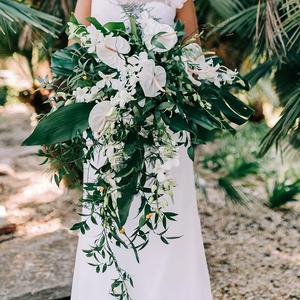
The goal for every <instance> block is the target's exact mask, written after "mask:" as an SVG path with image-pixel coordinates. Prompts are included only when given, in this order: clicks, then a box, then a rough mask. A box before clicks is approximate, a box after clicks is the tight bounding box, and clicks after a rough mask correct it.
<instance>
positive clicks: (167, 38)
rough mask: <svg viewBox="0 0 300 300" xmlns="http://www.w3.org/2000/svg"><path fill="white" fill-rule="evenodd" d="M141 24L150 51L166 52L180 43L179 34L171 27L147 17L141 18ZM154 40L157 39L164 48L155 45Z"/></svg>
mask: <svg viewBox="0 0 300 300" xmlns="http://www.w3.org/2000/svg"><path fill="white" fill-rule="evenodd" d="M140 24H141V26H142V29H143V40H144V43H145V45H146V47H147V48H148V50H153V51H155V52H165V51H169V50H170V49H172V48H173V47H174V46H175V45H176V43H177V41H178V37H177V33H176V31H175V30H174V29H173V28H172V27H171V26H170V25H167V24H161V23H159V22H157V21H155V20H154V19H152V18H150V17H147V16H145V15H143V16H142V17H141V18H140ZM153 39H156V41H157V42H158V43H159V44H161V45H162V47H158V46H155V45H153V44H152V42H153Z"/></svg>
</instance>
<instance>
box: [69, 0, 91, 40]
mask: <svg viewBox="0 0 300 300" xmlns="http://www.w3.org/2000/svg"><path fill="white" fill-rule="evenodd" d="M91 6H92V0H78V1H77V4H76V8H75V12H74V15H75V17H76V18H77V20H78V21H79V22H80V23H82V24H85V25H89V22H88V21H87V20H86V18H88V17H90V16H91ZM73 43H74V41H73V40H69V43H68V45H69V46H70V45H72V44H73Z"/></svg>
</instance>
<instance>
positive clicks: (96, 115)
mask: <svg viewBox="0 0 300 300" xmlns="http://www.w3.org/2000/svg"><path fill="white" fill-rule="evenodd" d="M112 112H113V105H112V104H111V102H110V101H102V102H100V103H98V104H96V105H95V106H94V107H93V109H92V110H91V112H90V115H89V126H90V128H91V130H92V131H93V134H94V136H95V138H99V137H100V136H101V134H102V131H103V129H104V127H105V125H106V122H107V121H108V120H109V119H110V116H111V114H112Z"/></svg>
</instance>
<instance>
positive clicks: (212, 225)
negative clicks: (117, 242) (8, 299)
mask: <svg viewBox="0 0 300 300" xmlns="http://www.w3.org/2000/svg"><path fill="white" fill-rule="evenodd" d="M0 109H1V108H0ZM30 115H31V113H30V112H29V111H28V109H27V108H26V107H25V106H23V105H13V106H8V107H6V108H5V109H2V111H1V110H0V208H1V206H2V210H3V207H4V208H5V209H6V217H2V219H1V214H0V224H1V222H2V223H4V222H6V223H15V224H17V231H16V232H14V233H12V234H8V235H0V252H1V249H2V251H4V250H3V249H10V248H9V247H8V246H9V243H12V241H14V242H15V243H19V244H22V245H24V244H25V245H26V243H30V241H31V240H32V239H39V237H42V236H45V235H47V234H51V233H55V232H56V233H57V232H60V231H61V230H62V231H64V232H66V231H67V230H68V228H69V227H70V225H71V224H72V223H73V222H74V221H76V220H77V219H78V216H77V215H76V210H77V207H76V198H77V195H76V194H77V192H75V191H71V192H63V191H62V190H59V189H58V188H57V187H56V186H55V185H54V184H53V183H51V182H50V181H49V174H47V172H46V171H45V167H44V166H40V165H39V162H40V159H39V158H37V157H36V156H35V155H34V154H35V152H36V150H37V149H36V148H35V147H33V148H23V147H20V146H19V144H20V142H21V141H22V140H23V139H24V138H25V137H26V136H27V135H28V133H29V132H30V130H31V126H30ZM199 173H201V171H199V172H197V178H198V176H199ZM202 179H203V176H202ZM204 179H205V180H206V183H207V187H208V195H209V200H208V201H205V200H204V197H203V196H202V195H201V193H200V192H199V210H200V215H201V222H202V231H203V236H204V241H205V248H206V255H207V261H208V265H209V270H210V275H211V283H212V289H213V295H214V299H218V300H225V299H230V300H233V299H249V300H250V299H255V300H256V299H274V300H275V299H276V300H277V299H278V300H282V299H300V218H299V217H300V205H299V203H293V204H289V205H288V206H287V207H285V208H284V209H280V210H276V211H274V210H271V209H269V208H268V207H266V206H265V205H264V204H263V202H262V201H261V200H257V201H256V202H255V203H253V204H252V205H251V206H250V208H249V209H246V208H242V207H237V206H233V205H232V204H230V203H227V202H225V201H224V197H223V195H222V194H221V193H220V192H218V191H217V190H216V188H215V183H214V180H213V179H210V178H205V176H204ZM252 193H253V195H254V196H255V195H257V196H258V197H257V198H259V199H261V198H262V197H263V194H262V191H260V190H255V191H252ZM0 212H1V209H0ZM2 215H4V213H3V212H2ZM73 237H74V238H72V237H71V241H72V242H71V244H70V245H71V246H72V247H73V248H74V249H75V247H76V236H73ZM74 249H73V253H74ZM5 251H9V250H5ZM11 251H12V250H11ZM71 252H72V251H71ZM2 254H3V253H0V255H2ZM73 259H74V257H73V256H72V257H70V259H69V260H71V261H70V262H69V264H70V266H72V264H73ZM71 269H72V267H70V268H67V269H66V272H68V274H66V276H67V278H68V280H69V281H70V279H69V278H71V274H69V273H70V272H71ZM1 276H3V274H2V275H1V272H0V277H1ZM15 276H18V275H17V274H16V275H15ZM2 279H3V278H0V282H1V280H2ZM22 299H24V300H27V299H28V300H29V299H30V298H22ZM139 300H142V299H139ZM166 300H167V299H166Z"/></svg>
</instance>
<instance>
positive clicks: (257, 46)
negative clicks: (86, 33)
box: [213, 0, 287, 58]
mask: <svg viewBox="0 0 300 300" xmlns="http://www.w3.org/2000/svg"><path fill="white" fill-rule="evenodd" d="M283 1H284V0H279V1H276V2H275V1H274V0H264V1H263V2H262V0H260V1H258V3H256V4H253V5H251V6H249V5H248V6H243V7H241V6H236V9H238V10H237V12H236V13H235V14H234V15H232V16H231V17H230V18H228V19H226V20H225V21H223V22H221V23H220V24H219V25H218V26H217V28H216V29H215V30H214V31H213V32H216V31H218V32H220V33H221V34H223V35H224V34H237V35H238V36H239V37H241V38H242V39H244V40H245V41H248V42H249V46H250V47H251V46H252V50H251V51H254V52H255V53H256V56H257V57H258V56H261V55H262V54H263V53H267V54H268V55H269V56H272V55H273V54H275V55H276V56H278V57H280V58H281V57H283V56H284V55H285V54H286V49H285V40H286V38H287V35H286V32H285V30H284V27H283V24H282V18H281V15H280V14H279V9H280V7H281V5H282V2H283ZM253 41H254V43H253Z"/></svg>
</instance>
